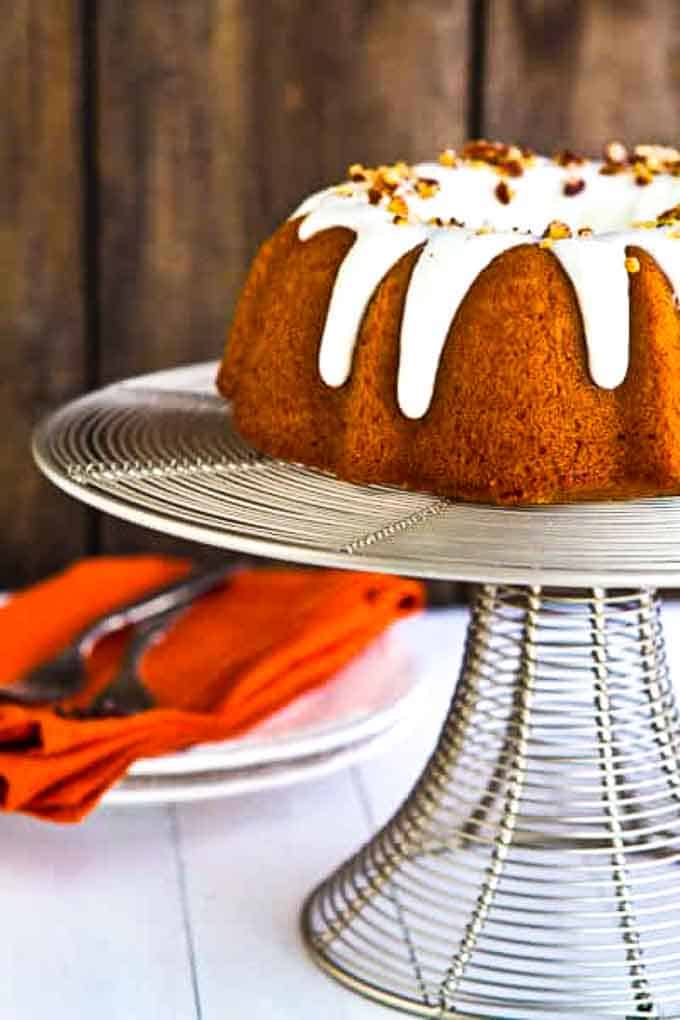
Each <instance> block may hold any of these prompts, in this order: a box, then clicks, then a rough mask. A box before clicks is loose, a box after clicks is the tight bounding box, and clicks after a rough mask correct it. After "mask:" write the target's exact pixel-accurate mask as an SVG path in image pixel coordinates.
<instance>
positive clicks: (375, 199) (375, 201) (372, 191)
mask: <svg viewBox="0 0 680 1020" xmlns="http://www.w3.org/2000/svg"><path fill="white" fill-rule="evenodd" d="M381 198H382V191H380V189H379V188H369V189H368V201H369V202H370V203H371V205H379V204H380V200H381Z"/></svg>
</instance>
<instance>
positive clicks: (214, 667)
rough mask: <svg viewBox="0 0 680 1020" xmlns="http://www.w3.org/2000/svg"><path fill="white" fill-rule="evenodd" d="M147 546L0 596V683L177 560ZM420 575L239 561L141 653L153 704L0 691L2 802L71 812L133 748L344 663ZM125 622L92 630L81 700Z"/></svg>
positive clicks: (105, 670) (153, 750) (207, 737)
mask: <svg viewBox="0 0 680 1020" xmlns="http://www.w3.org/2000/svg"><path fill="white" fill-rule="evenodd" d="M189 569H190V564H189V563H188V562H187V561H185V560H179V559H170V558H164V557H156V556H133V557H101V558H96V559H90V560H83V561H82V562H79V563H77V564H76V565H75V566H72V567H70V568H69V569H67V570H66V571H64V573H62V574H58V575H56V576H55V577H52V578H49V579H48V580H46V581H43V582H41V583H40V584H37V585H35V586H34V587H32V588H29V589H27V590H26V591H23V592H20V593H18V594H16V595H14V596H12V597H11V598H10V599H9V601H8V602H7V603H5V605H3V606H1V607H0V646H1V647H2V663H3V665H2V678H1V680H2V683H3V684H9V683H11V682H12V680H15V679H18V678H19V677H21V676H22V674H23V673H25V672H26V670H29V669H31V668H32V667H33V666H35V665H38V664H39V663H40V662H42V661H44V660H45V659H47V658H49V657H50V656H52V655H54V654H55V653H56V652H58V651H59V649H60V648H62V647H64V646H65V645H66V644H67V643H68V642H69V641H70V640H72V639H73V638H74V637H75V636H76V635H77V633H78V632H79V631H80V630H81V629H82V628H83V627H84V626H86V625H87V624H88V623H89V622H91V621H92V620H94V619H95V618H96V617H98V616H99V615H101V614H102V613H104V612H107V611H109V610H110V609H113V608H115V607H116V606H118V605H121V604H122V603H124V602H128V601H130V600H132V599H134V598H136V597H138V596H139V595H142V594H144V593H145V592H147V591H151V590H152V589H154V588H157V587H160V586H162V585H165V584H168V583H170V582H171V581H173V580H174V579H176V578H177V577H179V576H181V575H182V574H183V573H186V572H187V571H188V570H189ZM423 601H424V596H423V588H422V585H420V584H418V583H417V582H415V581H406V580H403V579H400V578H391V577H384V576H382V575H376V574H352V573H346V572H344V571H304V570H281V571H273V570H240V571H237V572H235V573H234V575H233V576H232V578H231V579H230V581H229V583H228V584H227V585H226V586H225V587H224V588H222V589H220V590H218V591H215V592H212V593H211V594H209V595H206V596H204V597H203V598H201V599H200V600H199V601H198V602H197V603H196V604H195V605H194V606H192V607H191V608H190V609H188V610H187V611H186V612H185V613H184V614H183V615H182V616H181V617H180V618H179V619H178V620H177V621H176V623H175V624H174V626H173V627H172V628H171V629H170V630H169V632H168V633H167V634H166V635H165V636H164V637H163V638H162V639H161V640H160V641H159V642H158V643H157V644H155V645H153V646H152V647H151V648H150V649H149V651H148V652H147V653H146V654H145V656H144V658H143V660H142V663H141V667H140V668H141V674H142V678H143V680H144V682H145V683H146V684H147V686H148V687H149V689H150V690H151V691H152V693H153V695H154V697H155V699H156V705H157V707H154V708H153V709H151V710H150V711H148V712H144V713H141V714H139V715H136V716H132V717H129V718H123V719H121V718H107V719H95V720H74V719H64V718H62V717H60V716H59V715H57V714H55V713H54V712H53V711H52V709H50V708H45V707H41V708H24V707H21V706H19V705H11V704H0V806H1V807H2V808H3V809H4V810H6V811H23V812H26V813H28V814H32V815H36V816H38V817H40V818H45V819H50V820H51V821H57V822H74V821H78V820H79V819H81V818H82V817H83V816H84V815H85V814H87V812H88V811H90V810H91V809H92V808H93V807H94V806H95V805H96V803H97V801H98V800H99V798H100V797H101V796H102V794H103V793H104V792H105V791H106V789H108V787H109V786H111V784H112V783H115V782H116V780H118V779H120V777H121V776H122V775H123V774H124V773H125V772H126V770H127V769H128V767H129V766H130V764H131V763H132V762H133V761H135V759H137V758H142V757H149V756H152V755H159V754H166V753H168V752H171V751H177V750H179V749H181V748H186V747H189V746H190V745H192V744H196V743H199V742H201V741H211V740H224V739H226V738H228V737H234V736H236V735H238V734H241V733H243V732H244V731H245V730H247V729H248V728H249V727H251V726H253V725H254V724H255V723H257V722H258V721H259V720H260V719H263V718H264V717H265V716H267V715H270V714H271V713H273V712H275V711H277V710H278V709H280V708H282V707H283V706H284V705H286V704H287V703H288V702H289V701H291V700H292V699H293V698H295V697H296V696H297V695H299V694H302V693H303V692H304V691H307V690H309V689H311V688H312V687H315V686H317V685H319V684H321V683H323V682H324V681H325V680H327V679H328V678H329V677H331V676H332V675H333V674H334V673H335V672H337V670H339V669H340V668H341V667H342V666H344V665H345V664H346V663H347V662H348V661H349V660H350V659H351V658H353V657H354V656H355V655H356V654H357V653H358V652H360V651H361V650H362V649H363V648H364V647H365V646H366V645H368V644H369V643H370V641H371V640H372V639H373V638H375V637H376V636H377V635H378V634H379V633H380V632H381V631H382V630H384V629H385V627H387V626H388V625H389V624H390V623H391V622H392V621H394V620H396V619H398V618H399V617H402V616H406V615H408V614H409V613H412V612H414V611H415V610H417V609H419V608H421V607H422V605H423ZM129 636H130V632H129V630H128V629H125V630H123V631H120V632H117V633H115V634H112V635H110V636H108V637H106V638H103V639H102V640H101V641H100V642H99V643H98V644H97V645H96V646H95V648H94V649H93V650H92V653H91V654H90V656H89V659H88V663H87V673H88V683H87V687H86V689H85V691H83V692H81V694H80V695H79V696H76V697H74V698H72V699H71V700H70V701H69V702H64V703H63V704H64V706H65V707H68V708H70V707H77V706H78V705H85V704H88V703H89V701H90V700H91V698H92V696H93V695H94V693H96V692H97V691H98V690H100V689H101V688H102V687H103V686H104V685H105V684H106V683H108V682H109V680H110V679H111V678H112V677H113V675H114V674H115V671H116V667H117V664H118V663H119V661H120V658H121V655H122V653H123V651H124V648H125V644H126V641H127V640H128V639H129Z"/></svg>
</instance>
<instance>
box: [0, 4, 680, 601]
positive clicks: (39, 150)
mask: <svg viewBox="0 0 680 1020" xmlns="http://www.w3.org/2000/svg"><path fill="white" fill-rule="evenodd" d="M0 15H2V22H1V23H2V25H3V30H2V33H0V83H2V86H3V92H2V94H3V96H4V104H3V113H4V116H3V117H2V122H1V130H0V169H1V170H2V181H3V187H2V191H1V192H0V323H1V324H2V354H1V355H0V357H1V358H2V362H1V365H2V373H1V376H0V387H1V390H0V397H1V400H0V435H2V436H3V440H2V454H1V456H0V493H1V497H0V528H1V534H2V546H1V547H0V585H2V586H10V585H17V584H23V583H25V582H27V581H29V580H31V579H34V578H36V577H38V576H40V575H41V574H44V573H46V572H47V571H49V570H52V569H54V568H56V567H58V566H60V565H62V564H63V563H65V562H66V561H68V560H69V559H71V558H73V557H74V556H76V555H78V554H81V553H84V552H88V551H89V552H94V551H122V550H131V549H148V548H150V547H157V548H158V547H163V548H176V547H177V543H175V542H169V541H166V540H162V539H160V538H158V537H157V536H154V535H151V534H150V533H148V532H144V531H143V530H141V529H138V528H133V527H131V526H125V525H122V524H120V523H118V522H115V521H113V520H110V519H98V518H95V516H94V515H90V514H89V512H87V511H84V510H82V509H80V508H79V507H77V506H76V505H75V504H74V503H71V502H70V501H67V500H65V499H64V498H62V497H61V496H59V495H58V494H57V493H56V492H55V491H54V490H52V489H51V488H50V487H49V486H47V484H46V483H44V482H43V481H42V480H41V479H40V477H39V476H38V473H37V472H36V470H35V469H34V468H33V467H32V466H31V463H30V459H29V454H28V442H29V435H30V430H31V427H32V425H33V423H34V422H35V420H36V419H37V418H38V417H39V416H40V415H41V414H42V413H43V412H44V411H45V410H46V409H47V408H49V407H52V406H55V405H56V404H58V403H59V402H61V401H63V400H64V399H67V398H68V397H70V396H72V395H74V394H76V393H78V392H80V391H82V390H83V389H85V388H88V387H91V386H94V385H98V384H102V383H105V382H107V381H110V380H113V379H116V378H120V377H123V376H127V375H130V374H133V373H137V372H143V371H151V370H153V369H156V368H164V367H168V366H171V365H174V364H180V363H182V362H188V361H192V360H197V359H202V358H211V357H217V356H218V355H219V353H220V350H221V346H222V339H223V335H224V330H225V324H226V322H227V320H228V317H229V312H230V309H231V307H232V306H233V302H234V298H235V295H236V293H237V291H238V288H239V286H240V284H241V282H242V280H243V277H244V273H245V270H246V268H247V265H248V262H249V260H250V258H251V257H252V254H253V252H254V250H255V248H256V246H257V244H258V242H259V241H261V240H262V239H263V238H264V236H265V235H266V234H267V233H268V232H269V231H270V230H271V229H272V228H273V227H274V226H275V225H276V224H277V223H278V222H279V221H280V220H281V219H282V218H284V217H285V216H286V215H287V214H288V213H289V211H290V210H291V208H293V207H294V206H295V204H296V203H297V202H298V200H299V199H300V198H301V197H302V196H304V195H305V194H306V193H308V192H310V191H312V190H313V189H315V188H318V187H320V186H323V185H324V184H325V183H327V182H328V181H331V180H336V179H339V178H340V177H341V176H342V175H343V173H344V169H345V167H346V165H347V164H348V163H349V162H351V161H354V160H361V161H363V162H371V161H385V160H392V159H396V158H405V159H412V158H422V157H424V156H427V155H429V154H433V153H436V152H438V151H439V150H440V149H441V148H442V147H444V146H445V145H447V144H453V145H455V144H457V143H459V142H460V141H461V140H463V139H464V138H465V137H466V136H478V135H486V136H488V137H503V138H506V139H509V140H513V141H519V142H522V143H524V144H529V145H532V146H534V147H535V148H537V149H539V150H547V151H550V150H552V149H553V148H554V147H556V146H557V145H558V144H568V145H570V146H573V147H576V148H578V149H581V150H583V151H586V152H594V151H597V150H598V148H599V146H600V144H601V142H602V141H603V140H605V139H607V138H612V137H623V138H624V139H625V140H627V141H634V140H649V139H652V140H659V141H667V142H672V141H677V137H676V135H675V131H676V127H677V112H678V107H679V103H680V4H678V3H677V2H676V0H422V2H420V0H419V2H415V0H413V2H404V0H255V2H254V0H190V2H189V0H50V3H43V2H42V0H0ZM438 591H439V594H440V595H444V596H447V597H448V596H449V595H450V594H451V593H452V592H455V589H454V588H451V587H440V588H439V589H438Z"/></svg>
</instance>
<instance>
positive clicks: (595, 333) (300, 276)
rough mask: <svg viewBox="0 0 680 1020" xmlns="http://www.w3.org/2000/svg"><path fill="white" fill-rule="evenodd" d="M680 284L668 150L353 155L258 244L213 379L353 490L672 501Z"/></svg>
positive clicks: (269, 445)
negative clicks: (383, 158) (380, 161)
mask: <svg viewBox="0 0 680 1020" xmlns="http://www.w3.org/2000/svg"><path fill="white" fill-rule="evenodd" d="M678 293H680V152H678V151H676V150H674V149H669V148H666V147H662V146H652V145H641V146H637V147H636V148H635V149H633V150H630V151H629V150H627V149H626V148H625V147H624V146H623V145H621V144H620V143H611V144H609V145H608V146H606V147H605V154H604V158H603V159H601V160H585V159H583V158H581V157H579V156H577V155H575V154H574V153H571V152H568V151H564V152H560V153H558V154H556V155H555V156H554V157H552V158H546V157H541V156H537V155H534V154H533V153H531V152H530V151H528V150H526V149H520V148H518V147H516V146H511V145H503V144H500V143H490V142H484V141H479V142H472V143H468V144H467V145H466V146H465V147H464V148H463V149H462V151H461V152H460V153H459V154H458V153H456V152H454V151H453V150H447V151H445V152H444V153H442V155H441V156H440V157H439V161H438V162H432V163H422V164H418V165H416V166H407V165H406V164H404V163H397V164H395V165H393V166H382V167H379V168H377V169H367V168H364V167H363V166H361V165H354V166H352V167H350V171H349V180H348V181H347V182H346V183H344V184H341V185H339V186H337V187H332V188H330V189H328V190H326V191H322V192H320V193H319V194H316V195H313V196H312V197H311V198H309V199H307V201H305V202H304V203H303V204H302V205H301V206H300V208H299V209H298V210H297V212H295V213H294V214H293V216H292V218H291V219H290V220H288V222H287V223H285V224H284V225H283V226H281V227H280V228H279V229H278V230H277V231H276V232H275V234H274V235H273V236H272V237H271V238H270V239H269V240H268V241H266V242H265V244H264V245H263V246H262V248H261V249H260V251H259V253H258V255H257V256H256V258H255V261H254V263H253V266H252V268H251V271H250V274H249V276H248V279H247V281H246V283H245V286H244V289H243V292H242V295H241V297H240V300H239V302H238V306H237V308H236V313H235V316H234V320H233V324H232V327H231V331H230V336H229V339H228V343H227V347H226V351H225V354H224V357H223V360H222V363H221V366H220V371H219V377H218V387H219V389H220V391H221V392H222V393H223V394H224V396H225V397H227V398H229V399H230V400H231V401H232V403H233V413H234V417H235V422H236V426H237V428H238V430H239V431H240V433H241V434H242V435H243V436H244V437H245V438H246V439H247V440H248V441H249V442H251V443H252V444H253V445H254V446H255V447H256V448H257V449H259V450H262V451H265V452H267V453H269V454H271V455H273V456H275V457H281V458H285V459H288V460H292V461H297V462H300V463H303V464H306V465H311V466H314V467H318V468H321V469H324V470H327V471H331V472H333V473H335V474H336V475H338V476H339V477H341V478H344V479H349V480H352V481H360V482H377V483H388V484H395V485H401V486H405V487H408V488H411V489H419V490H424V491H429V492H432V493H437V494H441V495H443V496H448V497H452V498H455V499H462V500H475V501H480V502H493V503H507V504H513V503H514V504H518V503H548V502H560V501H574V500H585V499H599V498H622V497H628V496H634V495H635V496H636V495H648V494H661V493H668V492H680V314H679V311H678V304H677V294H678Z"/></svg>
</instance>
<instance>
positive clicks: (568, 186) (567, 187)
mask: <svg viewBox="0 0 680 1020" xmlns="http://www.w3.org/2000/svg"><path fill="white" fill-rule="evenodd" d="M585 186H586V182H585V181H584V180H583V178H582V177H567V179H566V181H565V182H564V184H563V185H562V191H563V192H564V194H565V195H569V196H571V195H578V194H579V192H581V191H583V189H584V188H585Z"/></svg>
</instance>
